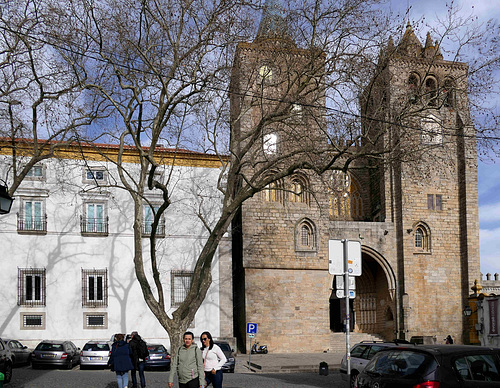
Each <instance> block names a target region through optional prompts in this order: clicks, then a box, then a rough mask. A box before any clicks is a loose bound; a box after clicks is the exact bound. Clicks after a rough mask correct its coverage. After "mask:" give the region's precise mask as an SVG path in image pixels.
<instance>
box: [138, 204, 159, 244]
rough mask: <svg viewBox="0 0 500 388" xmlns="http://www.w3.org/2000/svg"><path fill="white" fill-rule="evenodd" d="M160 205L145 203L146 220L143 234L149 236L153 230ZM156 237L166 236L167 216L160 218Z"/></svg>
mask: <svg viewBox="0 0 500 388" xmlns="http://www.w3.org/2000/svg"><path fill="white" fill-rule="evenodd" d="M159 208H160V205H149V204H145V205H144V206H143V210H144V214H143V217H144V221H143V223H142V236H143V237H148V236H150V235H151V231H152V230H153V222H154V219H155V214H156V213H157V212H158V209H159ZM156 237H165V218H164V217H163V215H162V217H161V218H160V220H159V222H158V226H157V228H156Z"/></svg>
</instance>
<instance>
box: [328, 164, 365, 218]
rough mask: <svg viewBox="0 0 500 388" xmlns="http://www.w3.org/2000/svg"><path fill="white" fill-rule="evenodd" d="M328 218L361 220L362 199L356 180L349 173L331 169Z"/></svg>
mask: <svg viewBox="0 0 500 388" xmlns="http://www.w3.org/2000/svg"><path fill="white" fill-rule="evenodd" d="M329 207H330V218H331V219H339V220H353V221H356V220H362V219H363V201H362V198H361V192H360V189H359V186H358V184H357V182H356V181H355V180H354V179H353V178H352V177H351V175H350V174H349V173H347V174H346V173H344V172H342V171H333V172H332V176H331V179H330V199H329Z"/></svg>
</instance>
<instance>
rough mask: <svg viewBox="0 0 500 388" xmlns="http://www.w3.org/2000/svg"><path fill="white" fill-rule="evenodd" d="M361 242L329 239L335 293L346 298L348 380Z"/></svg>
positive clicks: (348, 378) (330, 265)
mask: <svg viewBox="0 0 500 388" xmlns="http://www.w3.org/2000/svg"><path fill="white" fill-rule="evenodd" d="M361 268H362V267H361V243H360V242H359V241H349V240H330V241H328V272H329V273H330V274H331V275H342V276H335V286H336V287H335V288H336V290H335V295H336V296H337V298H339V299H342V298H345V311H346V317H345V322H346V325H345V334H346V341H345V342H346V360H347V381H351V343H350V341H351V312H350V309H349V299H354V298H355V297H356V282H355V280H354V276H361Z"/></svg>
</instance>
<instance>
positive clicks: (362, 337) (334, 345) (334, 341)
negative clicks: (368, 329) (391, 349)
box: [328, 332, 384, 353]
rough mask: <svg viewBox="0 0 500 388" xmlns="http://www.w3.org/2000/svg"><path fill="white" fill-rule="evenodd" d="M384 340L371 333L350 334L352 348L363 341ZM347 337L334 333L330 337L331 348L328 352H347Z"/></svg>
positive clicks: (343, 334)
mask: <svg viewBox="0 0 500 388" xmlns="http://www.w3.org/2000/svg"><path fill="white" fill-rule="evenodd" d="M383 340H384V339H383V338H382V337H380V336H378V335H376V334H369V333H356V332H354V333H350V341H349V342H350V345H351V347H352V346H354V345H355V344H357V343H358V342H361V341H383ZM345 348H346V335H345V333H332V334H331V335H330V347H329V349H328V352H333V353H338V352H345Z"/></svg>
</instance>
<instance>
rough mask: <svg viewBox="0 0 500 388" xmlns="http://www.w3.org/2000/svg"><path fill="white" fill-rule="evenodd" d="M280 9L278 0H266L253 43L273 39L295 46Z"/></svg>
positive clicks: (280, 5)
mask: <svg viewBox="0 0 500 388" xmlns="http://www.w3.org/2000/svg"><path fill="white" fill-rule="evenodd" d="M282 9H283V7H282V4H281V1H280V0H266V2H265V4H264V11H263V13H262V19H261V20H260V24H259V30H258V31H257V36H256V37H255V40H254V42H255V43H261V42H264V41H274V42H282V43H286V44H292V45H294V46H295V43H294V42H293V40H292V38H291V37H290V34H289V32H288V23H287V22H286V20H285V18H284V16H283V11H282Z"/></svg>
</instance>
